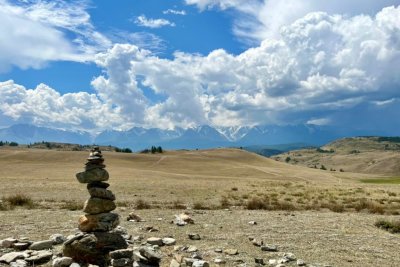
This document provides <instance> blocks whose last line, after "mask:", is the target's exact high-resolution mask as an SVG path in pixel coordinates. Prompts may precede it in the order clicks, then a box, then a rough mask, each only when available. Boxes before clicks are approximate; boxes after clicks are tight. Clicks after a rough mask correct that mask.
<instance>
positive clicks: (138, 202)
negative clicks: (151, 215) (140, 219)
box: [135, 199, 151, 210]
mask: <svg viewBox="0 0 400 267" xmlns="http://www.w3.org/2000/svg"><path fill="white" fill-rule="evenodd" d="M135 207H136V209H138V210H144V209H150V207H151V206H150V204H149V203H148V202H147V201H145V200H143V199H138V200H136V203H135Z"/></svg>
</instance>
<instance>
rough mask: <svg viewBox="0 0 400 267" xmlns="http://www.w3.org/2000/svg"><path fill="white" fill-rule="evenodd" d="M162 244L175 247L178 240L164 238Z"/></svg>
mask: <svg viewBox="0 0 400 267" xmlns="http://www.w3.org/2000/svg"><path fill="white" fill-rule="evenodd" d="M162 243H163V244H164V245H166V246H173V245H175V244H176V240H175V239H174V238H172V237H164V238H163V239H162Z"/></svg>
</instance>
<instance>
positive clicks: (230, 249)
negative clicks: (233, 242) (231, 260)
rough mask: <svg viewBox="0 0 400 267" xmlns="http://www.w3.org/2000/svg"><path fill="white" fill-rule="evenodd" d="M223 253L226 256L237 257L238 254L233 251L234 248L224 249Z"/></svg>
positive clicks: (235, 250) (236, 251)
mask: <svg viewBox="0 0 400 267" xmlns="http://www.w3.org/2000/svg"><path fill="white" fill-rule="evenodd" d="M224 252H225V254H228V255H237V254H239V252H238V250H237V249H235V248H228V249H225V250H224Z"/></svg>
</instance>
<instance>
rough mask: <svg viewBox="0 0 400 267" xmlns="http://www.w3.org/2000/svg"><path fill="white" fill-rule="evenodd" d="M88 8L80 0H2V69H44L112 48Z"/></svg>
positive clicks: (0, 17) (89, 57)
mask: <svg viewBox="0 0 400 267" xmlns="http://www.w3.org/2000/svg"><path fill="white" fill-rule="evenodd" d="M86 8H87V5H86V2H85V1H78V0H77V1H73V2H72V3H71V2H69V3H67V2H65V1H59V0H55V1H47V0H41V1H39V0H33V1H24V2H18V4H16V3H14V2H10V1H7V0H0V25H2V26H1V27H0V39H1V40H2V41H1V42H0V72H6V71H7V70H9V69H10V68H12V67H13V66H16V67H19V68H22V69H26V68H40V67H42V66H44V65H45V64H46V63H47V62H49V61H58V60H68V61H78V62H82V61H87V60H91V59H92V58H93V55H94V54H96V53H98V52H99V51H101V50H104V49H106V48H107V47H110V46H111V42H110V41H109V40H108V39H107V38H106V37H104V36H103V35H102V34H100V33H99V32H96V31H95V29H94V27H93V26H92V24H91V22H90V16H89V14H88V13H87V12H86ZM67 33H68V34H70V35H72V36H74V37H73V39H72V40H71V39H70V38H67V36H66V35H67Z"/></svg>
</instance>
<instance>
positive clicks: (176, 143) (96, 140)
mask: <svg viewBox="0 0 400 267" xmlns="http://www.w3.org/2000/svg"><path fill="white" fill-rule="evenodd" d="M344 136H345V135H344V134H343V133H338V132H336V131H335V130H334V128H332V127H326V126H316V125H295V126H254V127H248V126H245V127H224V128H222V127H218V128H214V127H211V126H207V125H205V126H199V127H196V128H188V129H182V128H176V129H174V130H162V129H157V128H152V129H145V128H141V127H134V128H132V129H130V130H128V131H104V132H102V133H100V134H98V135H97V136H92V135H90V134H89V133H88V132H73V131H66V130H59V129H50V128H45V127H38V126H34V125H29V124H17V125H13V126H10V127H8V128H3V129H0V140H2V141H15V142H18V143H21V144H29V143H34V142H41V141H48V142H63V143H76V144H98V145H112V146H117V147H128V148H131V149H133V150H141V149H144V148H148V147H150V146H153V145H154V146H162V147H163V148H166V149H196V148H198V149H204V148H214V147H239V146H242V147H253V149H257V150H260V149H262V146H271V145H278V144H297V145H295V147H298V146H299V145H298V144H299V143H300V144H301V146H307V145H315V146H319V145H323V144H326V143H328V142H330V141H332V140H335V139H337V138H340V137H344ZM285 147H287V146H285ZM269 149H275V150H281V149H278V148H274V147H272V148H271V147H269ZM285 150H286V149H285Z"/></svg>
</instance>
